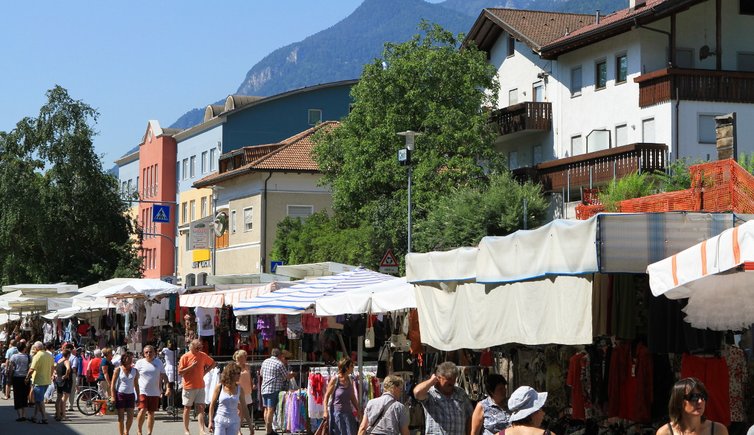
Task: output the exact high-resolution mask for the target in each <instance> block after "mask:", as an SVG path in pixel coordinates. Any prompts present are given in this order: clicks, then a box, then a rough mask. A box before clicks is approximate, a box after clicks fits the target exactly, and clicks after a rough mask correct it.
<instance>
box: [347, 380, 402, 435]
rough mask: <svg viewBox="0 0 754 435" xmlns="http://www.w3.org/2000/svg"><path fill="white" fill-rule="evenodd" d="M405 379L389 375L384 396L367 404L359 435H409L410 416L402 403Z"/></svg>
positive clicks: (383, 384) (383, 386)
mask: <svg viewBox="0 0 754 435" xmlns="http://www.w3.org/2000/svg"><path fill="white" fill-rule="evenodd" d="M402 392H403V379H402V378H401V377H400V376H396V375H388V376H386V377H385V381H384V382H383V383H382V395H381V396H380V397H377V398H374V399H372V400H370V401H369V402H367V406H365V407H364V418H362V419H361V425H360V426H359V432H358V435H367V434H373V435H392V434H401V435H408V433H409V432H408V423H409V415H408V408H406V405H404V404H402V403H401V393H402Z"/></svg>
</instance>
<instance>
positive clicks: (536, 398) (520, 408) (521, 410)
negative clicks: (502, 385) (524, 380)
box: [508, 386, 547, 421]
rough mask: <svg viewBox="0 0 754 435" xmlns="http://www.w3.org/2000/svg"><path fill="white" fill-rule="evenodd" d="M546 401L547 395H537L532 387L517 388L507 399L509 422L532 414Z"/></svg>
mask: <svg viewBox="0 0 754 435" xmlns="http://www.w3.org/2000/svg"><path fill="white" fill-rule="evenodd" d="M546 400H547V393H537V391H536V390H534V388H532V387H526V386H524V387H518V388H517V389H516V391H514V392H513V394H511V397H510V399H508V409H509V410H510V411H511V412H512V413H513V414H511V418H510V421H519V420H523V419H525V418H526V417H528V416H530V415H532V414H534V413H535V412H536V411H537V410H539V409H540V408H541V407H542V406H544V404H545V401H546Z"/></svg>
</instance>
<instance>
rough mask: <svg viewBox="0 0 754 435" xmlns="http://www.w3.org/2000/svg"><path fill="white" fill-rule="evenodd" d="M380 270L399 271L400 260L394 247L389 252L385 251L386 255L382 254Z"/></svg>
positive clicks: (383, 271)
mask: <svg viewBox="0 0 754 435" xmlns="http://www.w3.org/2000/svg"><path fill="white" fill-rule="evenodd" d="M380 272H381V273H398V261H397V260H396V259H395V255H393V250H392V249H388V250H387V252H385V255H383V256H382V260H381V261H380Z"/></svg>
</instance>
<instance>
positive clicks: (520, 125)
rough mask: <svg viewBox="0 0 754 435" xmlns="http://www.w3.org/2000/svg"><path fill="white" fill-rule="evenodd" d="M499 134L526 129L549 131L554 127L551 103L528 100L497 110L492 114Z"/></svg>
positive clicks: (491, 119) (503, 134) (491, 121)
mask: <svg viewBox="0 0 754 435" xmlns="http://www.w3.org/2000/svg"><path fill="white" fill-rule="evenodd" d="M490 123H492V124H495V126H496V131H497V133H498V134H499V135H501V136H505V135H508V134H512V133H518V132H525V131H536V132H539V131H549V130H550V128H551V127H552V105H551V103H535V102H531V101H527V102H524V103H518V104H514V105H512V106H508V107H504V108H502V109H498V110H495V111H494V112H492V114H491V115H490Z"/></svg>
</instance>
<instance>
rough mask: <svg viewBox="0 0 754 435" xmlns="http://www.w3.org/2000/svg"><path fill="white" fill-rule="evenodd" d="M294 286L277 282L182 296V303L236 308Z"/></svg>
mask: <svg viewBox="0 0 754 435" xmlns="http://www.w3.org/2000/svg"><path fill="white" fill-rule="evenodd" d="M294 284H295V283H293V282H288V281H275V282H271V283H267V284H255V285H250V286H246V287H242V288H236V289H230V290H217V291H213V292H204V293H192V294H188V295H187V294H183V295H181V296H180V302H181V306H182V307H204V308H220V307H222V306H223V305H231V306H234V305H237V304H238V303H240V302H241V301H245V300H249V299H253V298H255V297H257V296H259V295H264V294H267V293H271V292H274V291H277V290H280V289H281V288H288V287H291V286H293V285H294Z"/></svg>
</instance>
